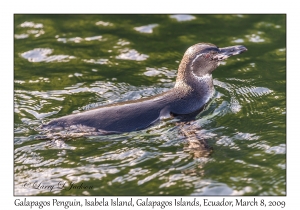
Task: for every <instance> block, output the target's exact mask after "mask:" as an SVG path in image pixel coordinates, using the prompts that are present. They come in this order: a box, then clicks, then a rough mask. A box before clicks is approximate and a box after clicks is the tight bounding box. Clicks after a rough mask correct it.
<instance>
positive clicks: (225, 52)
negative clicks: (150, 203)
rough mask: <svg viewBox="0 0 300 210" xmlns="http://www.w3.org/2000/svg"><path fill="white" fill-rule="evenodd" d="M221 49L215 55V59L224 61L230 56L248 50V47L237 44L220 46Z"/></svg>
mask: <svg viewBox="0 0 300 210" xmlns="http://www.w3.org/2000/svg"><path fill="white" fill-rule="evenodd" d="M219 50H220V51H219V53H218V54H217V55H215V56H214V59H216V60H219V61H222V60H225V59H226V58H229V57H230V56H233V55H238V54H241V53H243V52H245V51H247V48H246V47H244V46H243V45H236V46H231V47H224V48H219Z"/></svg>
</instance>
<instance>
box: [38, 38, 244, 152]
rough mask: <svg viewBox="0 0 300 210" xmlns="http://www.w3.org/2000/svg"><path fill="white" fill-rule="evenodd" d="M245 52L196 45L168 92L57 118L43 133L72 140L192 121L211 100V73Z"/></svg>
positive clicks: (236, 48) (237, 49)
mask: <svg viewBox="0 0 300 210" xmlns="http://www.w3.org/2000/svg"><path fill="white" fill-rule="evenodd" d="M246 50H247V49H246V48H245V47H244V46H241V45H238V46H230V47H224V48H219V47H217V46H215V45H213V44H209V43H198V44H195V45H193V46H191V47H189V48H188V49H187V51H186V52H185V54H184V56H183V58H182V60H181V63H180V65H179V68H178V73H177V78H176V83H175V86H174V88H172V89H171V90H169V91H167V92H164V93H161V94H159V95H155V96H152V97H148V98H143V99H139V100H133V101H126V102H121V103H116V104H111V105H107V106H102V107H98V108H95V109H91V110H88V111H84V112H81V113H77V114H71V115H68V116H64V117H61V118H57V119H54V120H52V121H50V122H49V123H48V124H46V125H42V129H44V130H46V131H48V132H49V131H51V132H57V131H61V130H63V131H66V133H73V136H76V135H77V136H83V135H85V136H88V135H93V136H94V135H106V134H116V133H124V132H131V131H137V130H141V129H145V128H147V127H149V126H151V125H154V124H156V123H157V122H159V121H160V120H161V119H164V118H171V117H173V118H177V119H178V120H180V121H181V122H188V121H191V120H193V119H195V117H196V116H197V115H198V114H199V113H200V112H201V111H202V110H203V108H204V106H205V104H206V103H207V102H208V101H209V99H210V98H211V97H212V96H213V93H214V87H213V78H212V72H213V71H214V70H215V69H216V68H217V67H218V65H219V63H220V62H221V61H223V60H224V59H226V58H228V57H230V56H233V55H238V54H240V53H242V52H245V51H246ZM182 132H183V133H184V134H185V135H186V136H187V137H188V138H189V136H190V137H191V135H192V136H193V134H192V133H193V132H191V131H186V130H183V131H182ZM199 142H200V141H199ZM201 145H202V146H201ZM198 146H199V147H200V149H201V147H203V144H202V143H201V142H200V143H199V145H198ZM204 147H206V146H204Z"/></svg>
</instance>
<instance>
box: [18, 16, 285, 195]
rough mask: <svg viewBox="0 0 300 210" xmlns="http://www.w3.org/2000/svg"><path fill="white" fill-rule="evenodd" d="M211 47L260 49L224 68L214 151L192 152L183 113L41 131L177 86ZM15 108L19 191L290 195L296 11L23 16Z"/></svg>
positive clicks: (205, 122) (212, 117)
mask: <svg viewBox="0 0 300 210" xmlns="http://www.w3.org/2000/svg"><path fill="white" fill-rule="evenodd" d="M199 42H209V43H213V44H215V45H217V46H219V47H226V46H231V45H240V44H241V45H244V46H246V47H247V48H248V51H247V52H245V53H244V54H242V55H238V56H234V57H231V58H229V59H228V60H226V61H225V62H224V63H223V64H224V65H220V66H219V67H218V68H217V69H216V70H215V71H214V73H213V78H214V84H215V89H216V94H215V96H214V99H213V100H212V101H211V103H210V104H209V106H208V107H207V109H206V110H205V111H204V112H202V113H201V114H200V115H199V116H198V117H197V120H196V121H195V122H194V124H195V125H197V126H198V127H199V128H200V129H199V131H198V134H199V135H200V136H201V137H202V138H203V139H205V140H206V142H207V143H208V144H209V146H211V147H212V148H213V151H212V152H211V153H210V154H209V155H208V156H196V155H195V154H194V153H193V152H191V151H187V150H186V149H185V147H186V144H187V142H186V139H185V137H184V136H182V135H181V134H180V132H179V128H178V126H176V125H175V124H174V123H173V122H172V121H171V120H169V121H168V120H167V121H164V122H162V123H161V124H159V125H156V126H154V127H151V128H148V129H146V130H143V131H139V132H131V133H125V134H122V135H110V136H98V137H97V136H96V137H80V138H75V139H71V140H67V141H49V140H38V139H36V138H35V137H37V135H38V134H39V133H38V132H37V131H36V128H37V127H38V126H39V125H41V124H42V123H44V122H48V121H49V120H50V119H53V118H57V117H60V116H65V115H68V114H71V113H75V112H78V111H82V110H87V109H90V108H93V107H97V106H101V105H103V104H108V103H114V102H119V101H125V100H132V99H138V98H142V97H147V96H152V95H155V94H158V93H161V92H164V91H166V90H168V89H170V88H172V87H173V85H174V83H175V79H176V71H177V68H178V65H179V62H180V60H181V58H182V56H183V53H184V52H185V50H186V49H187V48H188V47H189V46H191V45H193V44H196V43H199ZM14 110H15V111H14V129H15V130H14V132H15V133H14V145H15V146H14V193H15V195H182V196H184V195H285V194H286V16H285V15H186V16H184V15H181V16H176V15H175V16H174V15H15V16H14ZM58 183H61V184H63V183H64V184H65V185H64V187H61V188H59V187H57V186H58ZM71 183H74V184H76V185H80V184H83V185H85V186H91V187H90V188H87V189H72V190H67V188H68V187H67V186H70V185H71ZM51 185H54V186H56V187H54V189H53V190H49V188H46V187H44V188H43V187H42V186H51Z"/></svg>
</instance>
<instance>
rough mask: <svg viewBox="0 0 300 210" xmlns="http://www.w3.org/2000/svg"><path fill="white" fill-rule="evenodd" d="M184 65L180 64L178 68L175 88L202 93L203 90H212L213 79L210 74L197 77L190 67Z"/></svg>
mask: <svg viewBox="0 0 300 210" xmlns="http://www.w3.org/2000/svg"><path fill="white" fill-rule="evenodd" d="M184 64H185V63H181V65H180V66H179V69H178V75H177V78H176V83H175V88H185V89H190V90H193V91H196V92H198V91H201V92H203V91H204V89H206V90H209V89H212V90H213V78H212V75H211V73H206V74H204V75H201V76H198V75H197V74H195V72H194V71H193V69H192V68H190V66H188V65H184ZM199 72H201V71H199Z"/></svg>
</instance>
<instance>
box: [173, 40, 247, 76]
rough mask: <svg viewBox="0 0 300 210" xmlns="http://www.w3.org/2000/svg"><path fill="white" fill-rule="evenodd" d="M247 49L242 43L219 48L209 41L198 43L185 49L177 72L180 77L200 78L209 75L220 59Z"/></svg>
mask: <svg viewBox="0 0 300 210" xmlns="http://www.w3.org/2000/svg"><path fill="white" fill-rule="evenodd" d="M246 50H247V48H246V47H244V46H242V45H236V46H230V47H224V48H219V47H217V46H216V45H214V44H210V43H198V44H195V45H193V46H191V47H189V48H188V49H187V51H186V52H185V54H184V56H183V58H182V61H181V63H180V66H179V69H178V74H179V75H180V74H181V76H182V77H191V76H192V77H197V78H201V77H203V76H206V75H210V74H211V73H212V72H213V70H215V69H216V68H217V67H218V65H219V64H220V61H222V60H225V59H227V58H228V57H230V56H233V55H238V54H241V53H243V52H245V51H246Z"/></svg>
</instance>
